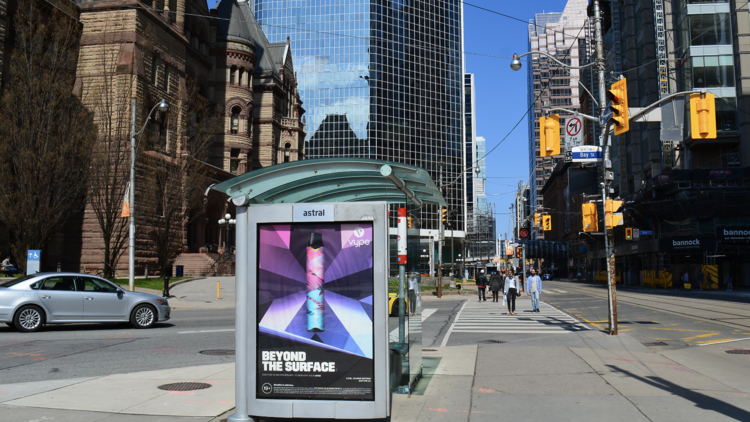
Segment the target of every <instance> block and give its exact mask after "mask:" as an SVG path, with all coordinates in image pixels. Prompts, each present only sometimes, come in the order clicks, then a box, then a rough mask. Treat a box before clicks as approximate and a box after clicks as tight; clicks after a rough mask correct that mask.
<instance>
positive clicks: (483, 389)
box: [479, 388, 495, 393]
mask: <svg viewBox="0 0 750 422" xmlns="http://www.w3.org/2000/svg"><path fill="white" fill-rule="evenodd" d="M479 392H480V393H494V392H495V390H490V389H489V388H480V389H479Z"/></svg>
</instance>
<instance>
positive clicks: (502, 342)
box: [477, 340, 507, 344]
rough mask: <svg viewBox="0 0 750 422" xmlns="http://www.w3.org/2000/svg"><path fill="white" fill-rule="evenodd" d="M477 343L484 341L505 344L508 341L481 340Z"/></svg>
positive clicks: (483, 342) (485, 342)
mask: <svg viewBox="0 0 750 422" xmlns="http://www.w3.org/2000/svg"><path fill="white" fill-rule="evenodd" d="M477 343H482V344H504V343H507V341H502V340H480V341H478V342H477Z"/></svg>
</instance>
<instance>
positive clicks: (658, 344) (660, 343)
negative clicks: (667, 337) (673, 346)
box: [641, 341, 669, 347]
mask: <svg viewBox="0 0 750 422" xmlns="http://www.w3.org/2000/svg"><path fill="white" fill-rule="evenodd" d="M641 344H643V345H644V346H646V347H654V346H669V345H668V344H667V343H664V342H663V341H654V342H651V343H641Z"/></svg>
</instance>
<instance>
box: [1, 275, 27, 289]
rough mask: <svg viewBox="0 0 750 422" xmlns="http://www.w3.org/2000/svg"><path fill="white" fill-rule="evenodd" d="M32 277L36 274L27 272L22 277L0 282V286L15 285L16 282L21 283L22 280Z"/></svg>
mask: <svg viewBox="0 0 750 422" xmlns="http://www.w3.org/2000/svg"><path fill="white" fill-rule="evenodd" d="M34 277H36V274H29V275H25V276H23V277H18V278H14V279H12V280H8V281H3V282H0V287H5V288H8V287H12V286H15V285H16V284H18V283H23V282H24V281H26V280H28V279H30V278H34Z"/></svg>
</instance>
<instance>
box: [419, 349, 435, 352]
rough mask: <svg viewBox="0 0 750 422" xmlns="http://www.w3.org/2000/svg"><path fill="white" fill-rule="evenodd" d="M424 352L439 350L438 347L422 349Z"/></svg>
mask: <svg viewBox="0 0 750 422" xmlns="http://www.w3.org/2000/svg"><path fill="white" fill-rule="evenodd" d="M422 351H423V352H437V349H422Z"/></svg>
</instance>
